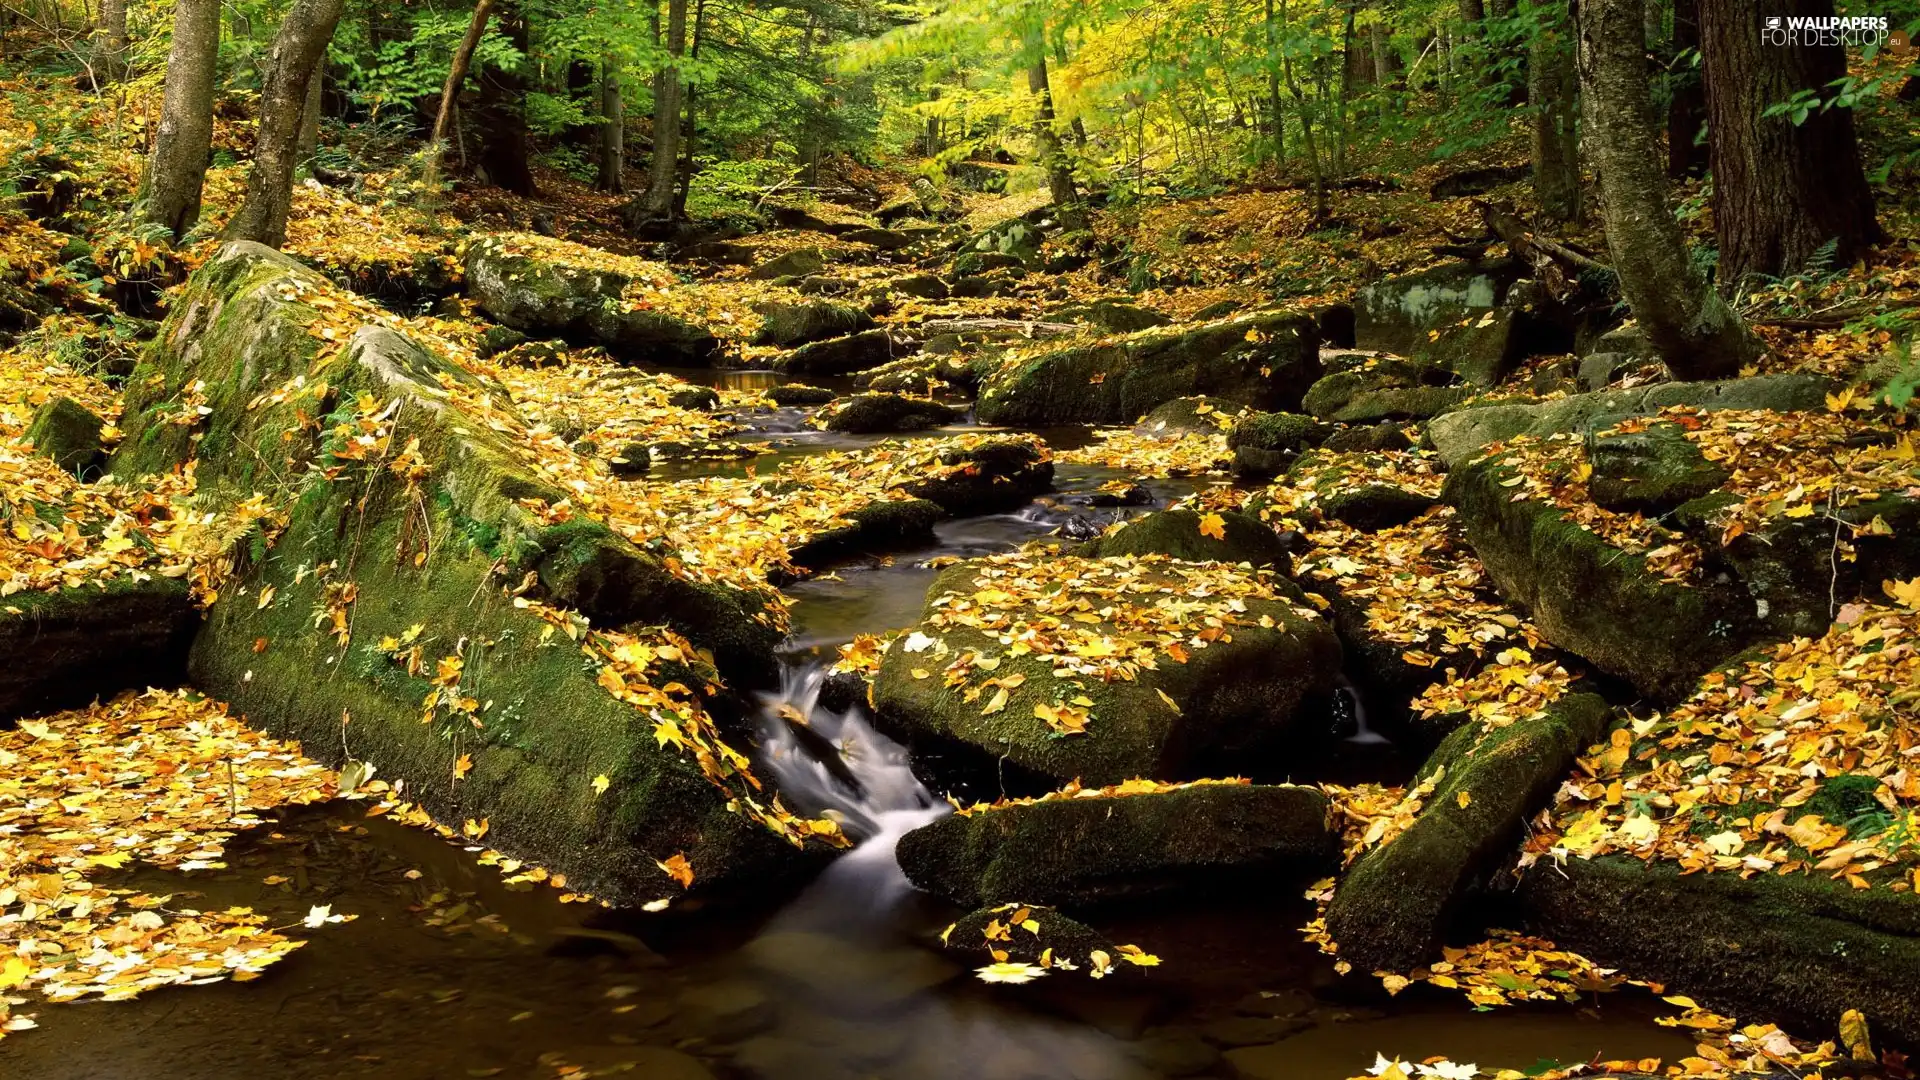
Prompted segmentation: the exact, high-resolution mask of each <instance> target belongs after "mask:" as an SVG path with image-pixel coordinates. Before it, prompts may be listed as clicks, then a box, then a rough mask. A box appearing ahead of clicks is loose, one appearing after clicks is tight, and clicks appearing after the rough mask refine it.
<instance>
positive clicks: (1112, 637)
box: [873, 553, 1340, 784]
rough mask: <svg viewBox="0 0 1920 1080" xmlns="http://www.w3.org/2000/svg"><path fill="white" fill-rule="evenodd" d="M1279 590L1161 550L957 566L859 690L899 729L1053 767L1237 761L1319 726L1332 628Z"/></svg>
mask: <svg viewBox="0 0 1920 1080" xmlns="http://www.w3.org/2000/svg"><path fill="white" fill-rule="evenodd" d="M1036 567H1038V569H1036ZM1196 595H1198V596H1200V598H1199V599H1196ZM1292 596H1293V592H1292V588H1291V585H1290V584H1289V583H1286V582H1285V581H1284V580H1283V579H1278V578H1275V577H1273V576H1272V575H1271V574H1267V573H1262V572H1256V571H1250V570H1238V569H1235V568H1232V567H1227V566H1220V565H1214V566H1210V567H1209V566H1196V565H1195V564H1191V563H1178V562H1174V561H1171V560H1167V559H1165V558H1164V557H1160V556H1149V557H1146V558H1142V559H1138V560H1136V559H1131V558H1108V559H1080V558H1070V557H1065V556H1057V555H1056V556H1050V557H1046V558H1044V559H1043V562H1042V563H1035V562H1033V561H1032V558H1031V557H1029V556H1026V555H1021V554H1019V553H1015V554H1011V555H1006V556H995V557H992V558H990V559H985V560H976V561H974V562H969V563H962V564H960V565H959V566H956V567H953V568H951V569H949V570H947V571H945V572H943V573H942V574H941V575H940V577H938V578H936V579H935V580H934V584H933V586H932V588H930V589H929V590H928V593H927V609H926V612H925V614H924V616H923V620H924V621H923V622H922V623H921V624H920V625H919V626H918V627H917V628H915V630H914V631H913V632H911V633H909V634H907V635H905V636H902V637H901V638H899V639H897V640H896V641H895V642H894V643H893V644H892V646H891V647H889V649H888V650H887V652H886V654H885V655H884V657H883V659H882V662H881V666H880V671H879V674H878V676H877V678H876V681H875V684H874V691H873V703H874V706H875V709H876V710H877V712H878V715H879V718H880V720H881V722H882V723H883V725H885V726H886V727H887V728H889V729H890V730H891V731H893V732H894V733H895V734H896V735H897V736H899V737H902V738H904V739H906V740H908V741H912V742H916V743H920V744H923V745H931V746H941V747H947V748H950V749H952V750H953V751H954V752H955V758H956V760H965V759H968V758H972V759H974V760H980V759H993V758H1003V759H1004V760H1006V761H1007V762H1009V763H1011V764H1012V765H1014V766H1017V767H1019V768H1021V769H1025V770H1028V771H1030V772H1032V773H1035V774H1039V775H1041V776H1047V777H1053V778H1055V779H1058V780H1071V779H1074V778H1081V779H1084V780H1086V781H1087V782H1089V783H1099V784H1107V783H1117V782H1119V781H1121V780H1125V779H1129V778H1131V777H1136V776H1151V777H1159V778H1177V777H1185V776H1193V775H1199V774H1201V773H1202V772H1203V771H1204V770H1205V769H1207V768H1209V767H1216V766H1221V765H1225V764H1227V763H1228V762H1229V761H1230V760H1233V761H1238V763H1239V764H1241V766H1242V767H1244V761H1239V759H1236V758H1235V757H1234V755H1237V754H1241V753H1261V754H1272V755H1284V754H1285V753H1286V752H1287V751H1288V750H1289V749H1291V748H1293V747H1294V746H1295V744H1296V743H1297V742H1299V741H1301V740H1302V739H1303V738H1306V737H1310V735H1311V734H1315V733H1317V731H1316V730H1315V728H1314V725H1316V724H1317V722H1318V718H1319V717H1320V716H1321V715H1323V713H1324V710H1325V708H1326V705H1327V701H1328V699H1329V697H1330V695H1331V693H1332V689H1333V685H1334V681H1335V679H1336V678H1337V676H1338V673H1339V670H1340V643H1339V641H1338V640H1337V639H1336V638H1335V636H1334V633H1333V630H1332V628H1331V627H1329V626H1328V625H1327V624H1326V622H1325V621H1324V620H1322V619H1321V618H1320V617H1319V615H1318V613H1316V612H1314V611H1313V610H1312V609H1311V608H1309V607H1307V606H1305V605H1304V604H1302V603H1298V602H1295V601H1294V600H1293V599H1292ZM1234 606H1237V608H1238V610H1229V608H1230V607H1234ZM1188 608H1190V609H1192V610H1190V611H1186V610H1184V609H1188ZM1072 615H1084V616H1085V618H1071V617H1070V616H1072ZM1155 627H1158V628H1159V629H1155ZM1028 635H1044V636H1040V637H1033V638H1031V640H1028V639H1027V636H1028ZM1003 639H1004V640H1003ZM1016 642H1018V644H1016ZM969 654H971V656H972V659H967V657H968V656H969ZM1062 655H1064V656H1065V657H1066V659H1064V660H1063V659H1061V657H1062ZM983 661H984V662H985V663H987V664H989V665H991V666H990V667H986V668H983V667H981V666H980V664H981V662H983ZM1122 668H1124V669H1125V673H1124V674H1123V673H1122V670H1121V669H1122ZM1056 672H1058V674H1056ZM954 674H960V675H963V676H964V677H963V678H961V679H959V681H954V680H953V679H952V678H950V676H951V675H954ZM990 680H1000V681H998V682H995V683H994V684H993V685H991V686H989V685H988V682H989V681H990ZM1009 680H1010V681H1009ZM1000 691H1004V693H1001V692H1000ZM996 702H997V703H998V704H996ZM1076 726H1077V727H1078V728H1079V729H1080V730H1078V731H1077V732H1075V731H1074V728H1075V727H1076Z"/></svg>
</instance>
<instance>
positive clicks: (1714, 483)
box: [1587, 423, 1730, 517]
mask: <svg viewBox="0 0 1920 1080" xmlns="http://www.w3.org/2000/svg"><path fill="white" fill-rule="evenodd" d="M1588 459H1589V460H1590V461H1591V463H1592V465H1593V475H1592V476H1591V477H1589V478H1588V480H1587V490H1588V492H1589V493H1590V494H1591V495H1592V497H1593V502H1594V505H1596V506H1599V507H1601V508H1602V509H1606V510H1613V511H1616V512H1623V513H1641V514H1646V515H1647V516H1649V517H1659V516H1660V515H1662V514H1665V513H1667V512H1668V511H1671V510H1674V509H1677V508H1678V507H1679V506H1680V505H1681V504H1682V503H1687V502H1692V501H1693V500H1694V499H1698V498H1700V497H1701V496H1704V495H1706V494H1707V493H1709V492H1711V491H1713V489H1715V488H1717V487H1719V486H1720V485H1721V484H1724V483H1726V482H1727V479H1728V476H1729V475H1730V474H1729V473H1728V472H1727V470H1725V469H1723V468H1721V467H1720V466H1718V465H1715V464H1713V463H1712V462H1710V461H1708V460H1707V457H1706V455H1705V454H1703V453H1701V452H1700V448H1699V447H1698V446H1696V445H1694V443H1693V442H1692V441H1691V440H1690V439H1688V438H1687V436H1686V434H1685V433H1684V432H1683V431H1681V430H1680V428H1679V426H1678V425H1675V424H1666V423H1660V424H1651V425H1648V426H1647V427H1646V428H1644V429H1642V430H1639V431H1626V432H1622V431H1615V432H1608V433H1603V434H1601V435H1599V436H1598V437H1596V438H1595V439H1594V440H1593V444H1592V446H1591V447H1590V448H1589V450H1588Z"/></svg>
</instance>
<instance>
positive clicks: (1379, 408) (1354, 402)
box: [1333, 386, 1473, 424]
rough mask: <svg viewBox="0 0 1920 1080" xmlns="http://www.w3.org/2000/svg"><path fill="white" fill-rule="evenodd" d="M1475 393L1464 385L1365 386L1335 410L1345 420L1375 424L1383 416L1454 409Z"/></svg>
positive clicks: (1422, 416) (1419, 416)
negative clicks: (1365, 387)
mask: <svg viewBox="0 0 1920 1080" xmlns="http://www.w3.org/2000/svg"><path fill="white" fill-rule="evenodd" d="M1471 396H1473V391H1472V390H1469V389H1467V388H1466V387H1464V386H1396V387H1391V388H1388V389H1382V390H1365V391H1362V392H1360V393H1358V394H1355V395H1354V396H1353V397H1352V398H1350V399H1348V401H1347V403H1346V404H1344V405H1342V406H1340V408H1338V409H1336V410H1335V411H1334V413H1333V419H1335V420H1338V421H1339V422H1341V423H1343V424H1373V423H1378V422H1380V421H1382V420H1427V419H1431V418H1433V417H1435V416H1439V415H1440V414H1442V413H1445V412H1450V411H1452V410H1453V409H1455V408H1457V407H1459V405H1460V404H1461V403H1462V402H1464V401H1466V400H1467V399H1468V398H1469V397H1471Z"/></svg>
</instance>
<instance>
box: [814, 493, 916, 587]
mask: <svg viewBox="0 0 1920 1080" xmlns="http://www.w3.org/2000/svg"><path fill="white" fill-rule="evenodd" d="M847 516H848V518H849V519H851V520H850V523H849V524H847V525H843V526H841V527H840V528H837V529H829V530H827V531H826V532H822V533H816V534H814V535H813V536H812V537H810V538H809V539H808V540H807V542H806V543H804V544H802V545H800V546H798V547H796V548H794V549H793V550H792V552H791V553H790V554H789V558H791V559H792V560H793V564H794V565H795V566H798V567H801V568H803V569H807V570H814V569H818V568H820V567H822V566H826V565H828V564H830V563H833V562H835V561H837V560H841V559H848V558H852V557H854V556H857V555H869V554H874V553H876V552H882V551H902V550H905V549H908V548H915V547H921V546H924V545H927V544H931V543H933V542H934V535H933V527H934V525H936V524H938V523H939V522H940V521H941V520H942V519H943V518H945V517H946V516H947V512H946V511H945V510H944V509H942V508H941V507H940V504H938V503H933V502H928V501H927V500H925V499H896V500H892V501H889V502H877V503H874V504H873V505H872V506H868V507H864V508H862V509H859V510H856V511H854V512H853V513H851V514H849V515H847Z"/></svg>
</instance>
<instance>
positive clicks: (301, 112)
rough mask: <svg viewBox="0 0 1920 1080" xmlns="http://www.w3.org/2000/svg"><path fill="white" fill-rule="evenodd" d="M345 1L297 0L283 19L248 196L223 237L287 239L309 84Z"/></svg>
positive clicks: (270, 62)
mask: <svg viewBox="0 0 1920 1080" xmlns="http://www.w3.org/2000/svg"><path fill="white" fill-rule="evenodd" d="M345 6H346V5H345V0H295V2H294V5H293V7H292V8H290V9H289V10H288V11H287V15H286V18H285V19H282V20H281V22H280V32H279V33H277V34H275V35H274V38H273V50H272V52H271V53H269V54H268V57H267V78H266V84H265V85H264V86H262V87H261V88H260V130H259V133H258V134H256V135H255V136H254V140H253V171H252V172H250V173H248V174H247V198H246V201H245V202H243V203H241V204H240V212H239V213H237V214H235V215H234V216H233V220H232V221H230V222H228V223H227V231H226V234H225V236H226V239H228V240H252V241H254V242H256V243H261V244H265V245H267V246H268V247H272V248H277V247H279V246H280V245H281V244H284V243H286V240H287V210H288V208H289V207H290V205H291V204H292V202H293V169H294V166H295V165H297V164H298V163H299V141H300V129H301V127H302V125H303V122H304V121H305V119H306V114H307V88H308V86H309V85H310V84H312V83H314V82H315V81H316V80H317V79H318V77H319V69H320V62H321V61H322V60H324V59H325V58H326V55H327V43H328V42H329V41H332V40H333V28H334V27H335V26H337V25H338V24H339V22H340V12H341V9H342V8H344V7H345Z"/></svg>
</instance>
